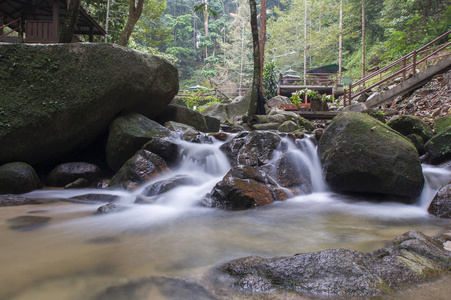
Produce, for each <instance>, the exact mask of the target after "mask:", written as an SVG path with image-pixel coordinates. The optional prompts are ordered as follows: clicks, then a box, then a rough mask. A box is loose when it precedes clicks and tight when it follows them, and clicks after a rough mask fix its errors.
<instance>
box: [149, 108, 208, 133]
mask: <svg viewBox="0 0 451 300" xmlns="http://www.w3.org/2000/svg"><path fill="white" fill-rule="evenodd" d="M154 120H155V121H157V122H158V123H160V124H165V123H166V122H169V121H173V122H177V123H182V124H186V125H189V126H191V127H193V128H195V129H197V130H199V131H202V132H208V131H209V129H208V126H207V122H206V121H205V118H204V116H203V115H202V114H201V113H199V112H197V111H194V110H192V109H189V108H188V107H183V106H178V105H169V106H168V107H166V108H165V109H164V110H163V111H162V112H161V113H160V114H159V115H158V116H156V117H155V119H154Z"/></svg>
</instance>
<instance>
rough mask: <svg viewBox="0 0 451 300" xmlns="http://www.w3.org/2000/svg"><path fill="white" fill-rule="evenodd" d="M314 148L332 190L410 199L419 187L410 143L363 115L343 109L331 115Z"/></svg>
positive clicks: (420, 176)
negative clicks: (333, 115) (316, 147)
mask: <svg viewBox="0 0 451 300" xmlns="http://www.w3.org/2000/svg"><path fill="white" fill-rule="evenodd" d="M318 151H319V155H320V159H321V163H322V166H323V173H324V176H325V180H326V182H327V183H328V184H329V186H330V187H331V188H332V189H334V190H337V191H340V192H358V193H359V192H360V193H376V194H387V195H394V196H400V197H406V198H405V199H400V200H402V201H407V202H413V201H414V197H417V196H419V195H420V194H421V191H422V189H423V184H424V179H423V174H422V170H421V165H420V161H419V158H418V153H417V150H416V149H415V147H414V146H413V144H412V143H411V142H410V141H409V140H408V139H407V138H405V137H403V136H402V135H400V134H399V133H398V132H397V131H395V130H393V129H391V128H390V127H388V126H387V125H385V124H383V123H381V122H379V121H377V120H376V119H374V118H372V117H370V116H368V115H366V114H362V113H356V112H346V113H342V114H340V115H338V116H337V117H335V118H334V119H333V120H332V122H331V124H330V125H329V126H328V127H327V128H326V130H325V132H324V135H323V136H322V137H321V140H320V141H319V148H318Z"/></svg>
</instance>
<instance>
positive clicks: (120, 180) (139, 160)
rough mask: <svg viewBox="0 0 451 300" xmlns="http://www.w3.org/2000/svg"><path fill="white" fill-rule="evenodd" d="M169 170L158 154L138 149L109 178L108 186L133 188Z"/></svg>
mask: <svg viewBox="0 0 451 300" xmlns="http://www.w3.org/2000/svg"><path fill="white" fill-rule="evenodd" d="M167 172H169V168H168V167H167V165H166V163H165V161H164V160H163V159H162V158H161V157H160V156H158V155H156V154H154V153H152V152H149V151H146V150H139V151H138V152H136V154H135V155H134V156H133V157H132V158H130V159H129V160H128V161H127V162H126V163H125V164H124V165H123V166H122V168H121V169H120V170H119V171H118V172H117V173H116V175H114V176H113V178H111V181H110V182H109V184H108V188H113V189H114V188H123V189H126V190H134V189H135V188H137V187H138V186H139V185H140V184H142V183H144V182H146V181H150V180H151V179H153V178H155V177H157V176H159V175H161V174H164V173H167Z"/></svg>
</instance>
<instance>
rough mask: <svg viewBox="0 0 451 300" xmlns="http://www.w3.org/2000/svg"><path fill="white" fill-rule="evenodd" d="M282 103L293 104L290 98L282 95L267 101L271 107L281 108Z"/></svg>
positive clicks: (267, 104)
mask: <svg viewBox="0 0 451 300" xmlns="http://www.w3.org/2000/svg"><path fill="white" fill-rule="evenodd" d="M282 104H292V102H291V100H290V98H288V97H285V96H281V95H279V96H275V97H272V98H271V99H269V100H268V101H266V106H267V107H268V108H269V109H279V108H280V107H281V106H282Z"/></svg>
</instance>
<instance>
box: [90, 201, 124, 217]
mask: <svg viewBox="0 0 451 300" xmlns="http://www.w3.org/2000/svg"><path fill="white" fill-rule="evenodd" d="M121 210H122V208H121V207H119V206H117V205H116V204H114V203H108V204H105V205H102V206H100V207H99V208H98V209H97V211H96V212H95V214H96V215H103V214H109V213H112V212H118V211H121Z"/></svg>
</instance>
